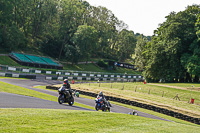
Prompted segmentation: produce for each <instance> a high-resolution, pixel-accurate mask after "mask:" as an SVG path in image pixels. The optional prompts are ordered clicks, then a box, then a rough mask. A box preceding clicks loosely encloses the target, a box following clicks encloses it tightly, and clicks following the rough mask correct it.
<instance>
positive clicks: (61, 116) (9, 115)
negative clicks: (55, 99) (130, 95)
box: [0, 109, 200, 133]
mask: <svg viewBox="0 0 200 133" xmlns="http://www.w3.org/2000/svg"><path fill="white" fill-rule="evenodd" d="M0 118H1V119H0V131H1V132H34V133H35V132H67V133H68V132H77V133H78V132H80V133H82V132H87V133H94V132H95V133H96V132H107V133H109V132H110V133H111V132H112V133H113V132H116V133H121V132H126V133H133V132H137V133H177V132H180V133H183V132H184V133H186V132H187V133H189V132H191V133H192V132H193V133H199V132H200V127H199V126H198V125H194V126H193V125H185V124H180V123H174V122H166V121H161V120H154V119H149V118H144V117H139V116H132V115H128V114H118V113H105V112H89V111H71V110H53V109H0Z"/></svg>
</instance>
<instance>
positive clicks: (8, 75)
mask: <svg viewBox="0 0 200 133" xmlns="http://www.w3.org/2000/svg"><path fill="white" fill-rule="evenodd" d="M0 76H2V77H13V78H27V79H36V75H24V74H13V73H1V72H0Z"/></svg>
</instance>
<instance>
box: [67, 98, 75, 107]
mask: <svg viewBox="0 0 200 133" xmlns="http://www.w3.org/2000/svg"><path fill="white" fill-rule="evenodd" d="M68 104H69V105H70V106H72V105H73V104H74V98H73V97H71V98H70V99H69V102H68Z"/></svg>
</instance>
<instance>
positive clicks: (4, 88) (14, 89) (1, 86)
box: [0, 81, 94, 110]
mask: <svg viewBox="0 0 200 133" xmlns="http://www.w3.org/2000/svg"><path fill="white" fill-rule="evenodd" d="M0 92H7V93H14V94H19V95H25V96H31V97H36V98H40V99H45V100H49V101H55V102H57V101H58V98H57V97H55V96H51V95H48V94H44V93H41V92H38V91H34V90H30V89H27V88H23V87H19V86H16V85H12V84H8V83H5V82H1V81H0ZM74 105H75V106H80V107H83V108H88V109H92V110H94V107H90V106H87V105H84V104H80V103H76V102H75V103H74Z"/></svg>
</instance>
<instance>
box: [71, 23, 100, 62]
mask: <svg viewBox="0 0 200 133" xmlns="http://www.w3.org/2000/svg"><path fill="white" fill-rule="evenodd" d="M97 37H98V36H97V31H96V29H95V28H94V27H92V26H87V25H80V26H79V27H78V30H77V31H76V33H75V34H74V36H73V38H72V40H73V43H74V44H75V45H77V46H78V47H79V49H80V53H81V57H83V58H86V59H87V60H88V59H89V57H90V56H91V55H92V53H95V48H96V43H97V42H98V38H97Z"/></svg>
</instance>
